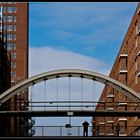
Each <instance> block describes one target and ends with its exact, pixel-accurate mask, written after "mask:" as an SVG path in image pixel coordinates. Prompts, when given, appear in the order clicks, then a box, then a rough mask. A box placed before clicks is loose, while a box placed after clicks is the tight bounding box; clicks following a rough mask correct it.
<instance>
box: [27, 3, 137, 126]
mask: <svg viewBox="0 0 140 140" xmlns="http://www.w3.org/2000/svg"><path fill="white" fill-rule="evenodd" d="M136 7H137V2H125V3H124V2H117V3H115V2H112V3H110V2H99V3H97V2H96V3H95V2H90V3H89V2H88V3H86V2H83V3H82V2H81V3H79V2H78V3H73V2H70V3H68V2H66V3H64V2H59V3H56V2H53V3H52V2H44V3H43V2H40V3H39V2H38V3H30V11H29V13H30V20H29V46H30V48H29V76H33V75H36V74H38V73H41V72H46V71H50V70H56V69H61V68H74V69H75V68H78V69H86V70H91V71H95V72H99V73H102V74H106V75H108V74H109V73H110V70H111V68H112V65H113V64H114V61H115V59H116V56H117V53H118V51H119V49H120V47H121V44H122V41H123V39H124V37H125V34H126V32H127V29H128V27H129V24H130V21H131V20H132V17H133V15H134V12H135V9H136ZM62 84H65V82H64V83H62ZM48 88H49V89H47V90H51V89H52V88H51V87H48ZM62 88H63V87H62ZM102 89H103V87H101V85H99V87H98V86H97V88H96V97H95V98H96V99H95V100H96V101H98V98H99V97H100V95H101V93H102ZM38 90H39V91H41V89H38ZM59 90H60V91H61V90H62V89H59ZM86 92H87V91H86ZM38 93H42V92H38ZM49 93H50V92H49ZM60 96H61V95H60ZM39 97H41V95H40V94H39ZM42 97H44V96H42ZM60 98H62V96H61V97H60ZM36 99H38V94H37V98H36ZM42 119H43V120H42ZM86 119H87V118H86ZM47 120H48V121H47V122H46V118H41V119H40V118H39V119H38V120H37V121H36V124H37V125H44V122H45V123H47V124H48V125H52V124H54V125H62V122H64V120H65V122H64V124H65V123H66V122H67V121H68V120H66V119H63V118H62V119H61V120H60V119H59V121H58V118H57V119H56V118H55V119H54V120H53V121H52V118H50V119H48V118H47ZM84 120H85V118H78V119H77V118H76V119H72V122H73V123H74V125H75V124H76V123H77V124H78V125H81V122H83V121H84ZM87 120H88V121H89V122H90V120H91V118H88V119H87ZM64 124H63V125H64Z"/></svg>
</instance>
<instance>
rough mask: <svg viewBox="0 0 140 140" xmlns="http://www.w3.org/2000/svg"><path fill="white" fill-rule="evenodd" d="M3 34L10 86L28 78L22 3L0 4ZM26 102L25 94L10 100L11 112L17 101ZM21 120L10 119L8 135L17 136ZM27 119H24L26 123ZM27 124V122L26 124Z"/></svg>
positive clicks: (26, 8) (25, 6)
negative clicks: (9, 69) (9, 57)
mask: <svg viewBox="0 0 140 140" xmlns="http://www.w3.org/2000/svg"><path fill="white" fill-rule="evenodd" d="M0 6H1V11H2V19H3V23H4V32H5V33H6V34H7V39H6V37H5V42H7V50H8V52H10V53H11V85H12V86H13V85H15V84H17V83H19V82H20V81H22V80H25V79H27V78H28V18H29V13H28V12H29V5H28V3H22V2H19V3H18V2H0ZM21 99H22V100H24V101H28V94H27V92H26V93H25V92H24V93H23V94H22V95H21V96H19V95H16V96H14V97H13V98H12V99H11V103H10V105H11V106H12V107H11V110H18V109H19V106H20V103H19V100H21ZM21 121H23V118H21V117H20V118H19V117H14V118H11V121H10V126H11V129H10V131H11V132H10V131H9V135H15V134H17V135H21V134H18V133H19V131H21V129H19V128H18V126H20V128H21V124H20V123H21ZM26 121H27V119H26V120H25V119H24V122H26ZM26 123H27V122H26Z"/></svg>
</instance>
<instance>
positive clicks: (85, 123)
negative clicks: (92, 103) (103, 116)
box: [82, 121, 89, 137]
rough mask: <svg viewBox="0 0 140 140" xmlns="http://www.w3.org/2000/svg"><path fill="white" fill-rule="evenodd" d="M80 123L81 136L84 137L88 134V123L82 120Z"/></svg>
mask: <svg viewBox="0 0 140 140" xmlns="http://www.w3.org/2000/svg"><path fill="white" fill-rule="evenodd" d="M82 125H83V136H84V137H85V136H88V125H89V123H88V122H87V121H84V122H83V123H82Z"/></svg>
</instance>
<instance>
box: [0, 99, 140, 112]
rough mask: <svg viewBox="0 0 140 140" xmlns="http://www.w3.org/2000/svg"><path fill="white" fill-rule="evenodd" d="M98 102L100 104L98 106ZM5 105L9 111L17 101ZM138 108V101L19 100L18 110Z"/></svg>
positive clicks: (4, 108) (139, 105)
mask: <svg viewBox="0 0 140 140" xmlns="http://www.w3.org/2000/svg"><path fill="white" fill-rule="evenodd" d="M97 104H98V106H97ZM6 105H7V104H5V105H3V106H2V108H3V109H1V110H5V111H8V110H9V109H10V108H13V107H14V105H15V103H14V102H11V103H10V105H9V104H8V105H7V106H6ZM124 107H125V109H126V110H129V111H131V110H133V111H134V110H136V108H137V109H139V107H140V103H136V102H113V103H112V102H97V101H46V102H45V101H36V102H27V101H26V102H20V101H19V102H17V105H16V109H15V111H16V110H32V111H35V110H43V111H47V110H48V111H50V110H95V109H96V110H106V111H113V110H124Z"/></svg>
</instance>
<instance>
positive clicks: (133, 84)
mask: <svg viewBox="0 0 140 140" xmlns="http://www.w3.org/2000/svg"><path fill="white" fill-rule="evenodd" d="M139 10H140V3H138V6H137V8H136V11H135V14H134V16H133V19H132V21H131V23H130V26H129V28H128V31H127V33H126V36H125V38H124V41H123V43H122V45H121V48H120V51H119V53H118V55H117V58H116V60H115V62H114V65H113V68H112V70H111V72H110V75H109V76H110V77H112V78H114V79H116V80H118V81H120V82H122V83H124V84H125V85H127V86H129V87H130V88H132V89H133V90H134V91H136V92H137V93H138V94H139V93H140V11H139ZM100 101H103V102H112V103H110V105H114V104H115V106H113V107H112V110H124V111H125V110H136V109H137V108H136V105H135V104H134V103H133V104H131V106H133V107H129V104H130V103H127V102H130V101H131V100H130V99H129V98H128V97H126V96H125V95H123V94H122V93H120V92H118V91H116V90H115V89H113V88H111V87H109V86H105V88H104V90H103V92H102V95H101V97H100ZM116 102H120V103H116ZM113 103H114V104H113ZM108 104H109V103H108ZM110 105H109V106H110ZM96 109H101V106H100V104H99V103H98V105H97V107H96ZM105 109H108V107H107V106H106V108H105ZM94 121H95V124H93V125H95V126H98V127H100V130H99V131H98V135H117V131H116V128H117V124H118V123H119V125H120V126H121V127H120V131H119V135H120V136H121V135H122V136H125V135H128V136H130V135H140V130H139V128H138V127H129V126H139V125H140V119H139V118H138V117H96V118H95V120H94ZM98 127H97V128H98ZM94 131H95V132H96V135H97V129H96V130H94Z"/></svg>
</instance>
